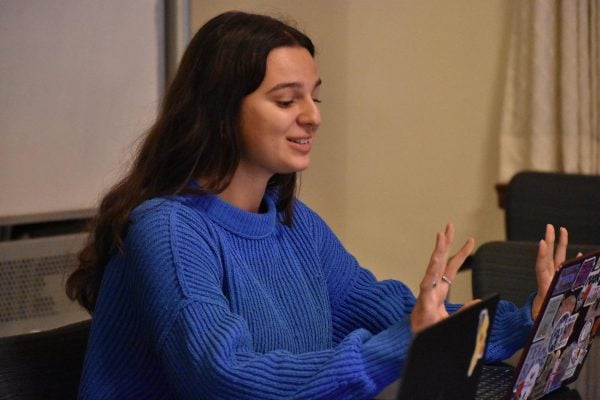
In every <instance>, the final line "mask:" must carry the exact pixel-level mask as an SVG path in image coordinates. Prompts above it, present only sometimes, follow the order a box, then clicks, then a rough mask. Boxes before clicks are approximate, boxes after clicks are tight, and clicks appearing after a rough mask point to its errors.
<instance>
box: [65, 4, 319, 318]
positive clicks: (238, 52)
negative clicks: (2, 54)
mask: <svg viewBox="0 0 600 400" xmlns="http://www.w3.org/2000/svg"><path fill="white" fill-rule="evenodd" d="M287 46H301V47H304V48H306V49H307V50H308V51H309V52H310V54H311V55H312V56H314V54H315V49H314V46H313V44H312V42H311V40H310V39H309V38H308V37H307V36H306V35H304V34H303V33H302V32H300V31H299V30H297V29H296V28H294V27H292V26H291V25H289V24H286V23H284V22H282V21H280V20H277V19H274V18H271V17H268V16H264V15H256V14H246V13H242V12H227V13H224V14H221V15H218V16H216V17H215V18H213V19H211V20H210V21H209V22H207V23H206V24H205V25H204V26H203V27H202V28H200V30H199V31H198V32H197V33H196V34H195V35H194V37H193V38H192V40H191V42H190V44H189V46H188V48H187V49H186V51H185V53H184V55H183V57H182V59H181V63H180V66H179V68H178V70H177V73H176V75H175V77H174V78H173V81H172V83H171V84H170V86H169V88H168V90H167V92H166V94H165V97H164V100H163V103H162V106H161V109H160V111H159V114H158V117H157V119H156V122H155V123H154V125H153V126H152V127H151V128H150V129H149V131H148V133H147V135H146V137H145V139H144V141H143V142H142V143H141V146H140V148H139V151H138V154H137V157H136V159H135V160H134V163H133V165H132V167H131V169H130V170H129V172H128V174H127V175H126V176H125V177H124V178H123V179H122V180H121V181H120V182H118V183H117V184H116V185H115V186H114V187H113V188H112V189H111V190H110V191H109V192H108V193H107V194H106V196H105V197H104V198H103V199H102V201H101V203H100V207H99V209H98V212H97V214H96V216H95V217H94V218H93V220H92V221H91V226H90V235H89V239H88V242H87V243H86V245H85V247H84V248H83V250H82V251H81V252H80V253H79V265H78V266H77V268H76V270H75V271H74V272H73V273H72V274H71V275H70V276H69V278H68V279H67V284H66V292H67V295H68V296H69V298H71V299H72V300H77V301H78V302H79V303H80V304H81V305H82V306H83V307H85V308H86V309H87V310H88V311H90V312H93V310H94V307H95V304H96V299H97V297H98V291H99V290H100V282H101V280H102V275H103V273H104V269H105V266H106V264H107V263H108V261H109V260H110V258H111V257H112V256H113V255H114V254H115V253H116V252H118V251H121V252H123V251H124V248H123V241H124V237H125V234H126V232H127V227H128V225H129V215H130V213H131V211H132V210H133V209H134V208H135V207H136V206H138V205H139V204H140V203H142V202H143V201H145V200H148V199H151V198H154V197H159V196H172V195H177V194H181V193H190V192H192V189H190V185H189V183H190V182H191V181H193V180H195V179H198V178H202V188H201V189H194V190H193V192H194V193H196V194H198V195H203V194H206V193H213V194H216V193H220V192H221V191H223V190H224V189H225V188H226V187H227V186H228V185H229V183H230V181H231V178H232V176H233V173H234V172H235V169H236V167H237V166H238V163H239V160H240V154H241V148H240V136H239V115H240V108H241V103H242V99H243V98H244V97H245V96H247V95H249V94H250V93H252V92H254V91H255V90H256V89H257V88H258V86H259V85H260V84H261V82H262V80H263V78H264V76H265V71H266V63H267V56H268V54H269V52H270V51H271V50H273V49H275V48H277V47H287ZM268 186H269V189H270V190H275V191H277V198H278V202H277V208H278V210H279V211H280V212H282V216H283V223H285V224H288V225H290V224H291V223H292V209H293V202H294V197H295V190H296V174H295V173H292V174H277V175H274V176H273V177H272V178H271V180H270V181H269V185H268Z"/></svg>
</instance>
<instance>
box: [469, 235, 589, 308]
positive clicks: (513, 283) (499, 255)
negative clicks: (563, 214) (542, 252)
mask: <svg viewBox="0 0 600 400" xmlns="http://www.w3.org/2000/svg"><path fill="white" fill-rule="evenodd" d="M537 248H538V243H537V242H516V241H498V242H487V243H484V244H482V245H481V246H480V247H479V248H478V249H477V251H476V252H475V254H474V255H473V258H472V260H471V274H472V275H471V276H472V281H471V283H472V290H473V297H474V298H484V297H487V296H489V295H490V294H493V293H498V294H500V298H501V299H504V300H509V301H511V302H513V303H515V304H517V305H519V306H521V305H523V304H524V303H525V301H526V300H527V298H528V297H529V295H530V294H531V293H533V292H535V290H536V278H535V259H536V256H537ZM597 248H600V246H593V245H570V246H569V249H568V251H567V257H568V258H571V257H574V256H576V255H577V253H578V252H582V253H586V252H589V251H592V250H595V249H597Z"/></svg>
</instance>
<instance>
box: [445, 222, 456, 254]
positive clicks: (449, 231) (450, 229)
mask: <svg viewBox="0 0 600 400" xmlns="http://www.w3.org/2000/svg"><path fill="white" fill-rule="evenodd" d="M445 234H446V243H448V248H450V247H452V243H454V224H452V223H448V224H447V225H446V231H445Z"/></svg>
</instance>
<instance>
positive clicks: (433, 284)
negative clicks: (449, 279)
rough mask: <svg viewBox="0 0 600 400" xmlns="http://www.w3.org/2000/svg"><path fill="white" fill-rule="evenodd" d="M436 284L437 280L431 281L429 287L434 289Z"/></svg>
mask: <svg viewBox="0 0 600 400" xmlns="http://www.w3.org/2000/svg"><path fill="white" fill-rule="evenodd" d="M436 286H437V281H436V280H434V281H433V282H431V288H432V289H435V288H436Z"/></svg>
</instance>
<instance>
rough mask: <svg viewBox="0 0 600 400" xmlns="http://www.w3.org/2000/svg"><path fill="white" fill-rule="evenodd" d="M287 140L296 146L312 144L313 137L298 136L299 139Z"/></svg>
mask: <svg viewBox="0 0 600 400" xmlns="http://www.w3.org/2000/svg"><path fill="white" fill-rule="evenodd" d="M287 140H288V141H289V142H292V143H295V144H301V145H302V144H304V145H306V144H310V143H311V142H312V137H311V136H298V137H289V138H287Z"/></svg>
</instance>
